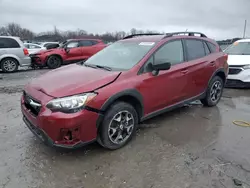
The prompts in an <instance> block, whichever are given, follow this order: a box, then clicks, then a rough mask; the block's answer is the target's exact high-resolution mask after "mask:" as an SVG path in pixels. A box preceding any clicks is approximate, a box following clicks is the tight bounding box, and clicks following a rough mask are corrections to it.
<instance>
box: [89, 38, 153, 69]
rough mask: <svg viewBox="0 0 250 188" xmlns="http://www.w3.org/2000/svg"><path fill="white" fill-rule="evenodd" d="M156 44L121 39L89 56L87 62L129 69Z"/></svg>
mask: <svg viewBox="0 0 250 188" xmlns="http://www.w3.org/2000/svg"><path fill="white" fill-rule="evenodd" d="M154 45H155V43H154V42H127V41H126V42H124V41H119V42H116V43H113V44H111V45H109V46H108V47H106V48H104V49H103V50H101V51H100V52H98V53H97V54H95V55H94V56H92V57H91V58H89V59H88V60H87V61H86V62H85V64H86V65H98V66H105V67H109V68H110V69H112V70H129V69H131V68H132V67H133V66H134V65H136V64H137V63H138V62H139V61H140V60H141V59H142V58H143V57H144V56H145V55H146V53H147V52H148V51H149V50H150V49H151V48H152V47H153V46H154Z"/></svg>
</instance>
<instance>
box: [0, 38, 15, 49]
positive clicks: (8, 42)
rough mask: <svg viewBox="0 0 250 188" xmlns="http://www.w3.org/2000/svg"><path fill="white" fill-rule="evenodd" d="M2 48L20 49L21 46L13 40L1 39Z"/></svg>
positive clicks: (0, 46) (0, 45)
mask: <svg viewBox="0 0 250 188" xmlns="http://www.w3.org/2000/svg"><path fill="white" fill-rule="evenodd" d="M0 48H20V45H19V44H18V42H17V41H16V40H14V39H12V38H0Z"/></svg>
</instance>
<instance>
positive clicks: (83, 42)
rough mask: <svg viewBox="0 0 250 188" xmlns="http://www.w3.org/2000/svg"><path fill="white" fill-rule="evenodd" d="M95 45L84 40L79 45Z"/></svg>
mask: <svg viewBox="0 0 250 188" xmlns="http://www.w3.org/2000/svg"><path fill="white" fill-rule="evenodd" d="M93 45H94V44H93V42H92V41H90V40H82V41H80V43H79V46H93Z"/></svg>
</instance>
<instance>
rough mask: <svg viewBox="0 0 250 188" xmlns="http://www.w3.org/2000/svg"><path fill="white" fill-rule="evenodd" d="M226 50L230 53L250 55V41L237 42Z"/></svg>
mask: <svg viewBox="0 0 250 188" xmlns="http://www.w3.org/2000/svg"><path fill="white" fill-rule="evenodd" d="M225 52H226V53H227V54H229V55H250V42H235V43H234V44H233V45H231V46H229V47H228V48H227V49H226V50H225Z"/></svg>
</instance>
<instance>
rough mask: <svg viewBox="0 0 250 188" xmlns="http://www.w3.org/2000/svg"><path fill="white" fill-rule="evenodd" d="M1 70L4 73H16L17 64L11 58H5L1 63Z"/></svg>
mask: <svg viewBox="0 0 250 188" xmlns="http://www.w3.org/2000/svg"><path fill="white" fill-rule="evenodd" d="M1 69H2V70H3V72H6V73H11V72H16V71H17V69H18V62H17V60H16V59H13V58H5V59H3V60H2V61H1Z"/></svg>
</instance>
